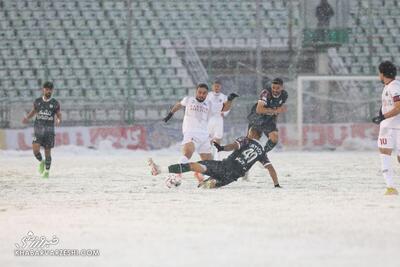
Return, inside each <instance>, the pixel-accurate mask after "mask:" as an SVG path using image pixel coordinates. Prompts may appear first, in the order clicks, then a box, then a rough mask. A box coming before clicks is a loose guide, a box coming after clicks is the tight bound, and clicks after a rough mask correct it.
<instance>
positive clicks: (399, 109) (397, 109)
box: [372, 96, 400, 124]
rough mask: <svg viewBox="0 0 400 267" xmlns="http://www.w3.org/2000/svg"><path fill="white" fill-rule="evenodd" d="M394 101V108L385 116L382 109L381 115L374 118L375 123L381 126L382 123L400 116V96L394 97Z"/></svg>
mask: <svg viewBox="0 0 400 267" xmlns="http://www.w3.org/2000/svg"><path fill="white" fill-rule="evenodd" d="M393 101H394V108H393V109H391V110H390V111H388V112H386V113H385V114H383V113H382V108H381V109H380V110H379V115H378V116H376V117H374V118H372V122H373V123H376V124H380V123H381V121H383V120H385V119H389V118H391V117H394V116H396V115H398V114H400V96H397V97H394V98H393Z"/></svg>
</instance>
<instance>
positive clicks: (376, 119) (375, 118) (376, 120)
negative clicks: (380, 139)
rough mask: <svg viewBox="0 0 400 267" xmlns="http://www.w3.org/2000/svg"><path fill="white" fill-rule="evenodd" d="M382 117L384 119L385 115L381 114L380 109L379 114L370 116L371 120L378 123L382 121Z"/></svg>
mask: <svg viewBox="0 0 400 267" xmlns="http://www.w3.org/2000/svg"><path fill="white" fill-rule="evenodd" d="M384 119H385V116H383V113H382V109H381V110H379V115H378V116H376V117H373V118H372V122H373V123H375V124H380V123H381V121H383V120H384Z"/></svg>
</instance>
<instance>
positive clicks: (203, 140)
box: [181, 133, 211, 154]
mask: <svg viewBox="0 0 400 267" xmlns="http://www.w3.org/2000/svg"><path fill="white" fill-rule="evenodd" d="M190 142H193V144H194V147H195V150H196V152H197V153H199V154H204V153H211V144H210V138H209V137H208V134H198V133H184V134H183V141H182V143H181V144H182V145H185V144H187V143H190Z"/></svg>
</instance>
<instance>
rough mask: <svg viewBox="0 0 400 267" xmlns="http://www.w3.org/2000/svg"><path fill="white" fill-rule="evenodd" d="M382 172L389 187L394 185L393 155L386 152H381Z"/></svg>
mask: <svg viewBox="0 0 400 267" xmlns="http://www.w3.org/2000/svg"><path fill="white" fill-rule="evenodd" d="M380 157H381V166H382V174H383V177H384V178H385V181H386V186H387V187H394V184H393V169H392V159H391V156H389V155H386V154H380Z"/></svg>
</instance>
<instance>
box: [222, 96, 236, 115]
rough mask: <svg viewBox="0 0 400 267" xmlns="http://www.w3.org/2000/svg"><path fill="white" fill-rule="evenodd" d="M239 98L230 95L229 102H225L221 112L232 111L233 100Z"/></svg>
mask: <svg viewBox="0 0 400 267" xmlns="http://www.w3.org/2000/svg"><path fill="white" fill-rule="evenodd" d="M238 96H239V95H238V94H235V93H230V94H229V95H228V100H226V101H225V102H224V104H223V106H222V110H221V111H222V112H225V111H229V110H230V109H231V107H232V102H233V99H235V98H236V97H238Z"/></svg>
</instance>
